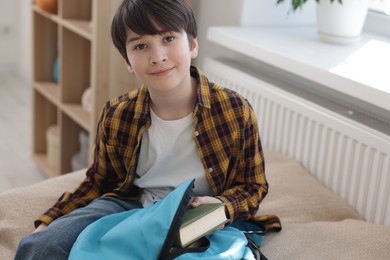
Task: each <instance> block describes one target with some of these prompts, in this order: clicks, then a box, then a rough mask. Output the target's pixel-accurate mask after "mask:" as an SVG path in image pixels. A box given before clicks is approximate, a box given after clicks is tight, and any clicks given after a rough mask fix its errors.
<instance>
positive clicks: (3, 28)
mask: <svg viewBox="0 0 390 260" xmlns="http://www.w3.org/2000/svg"><path fill="white" fill-rule="evenodd" d="M17 6H18V1H15V0H0V71H15V70H16V69H17V63H18V62H17V55H18V48H17V47H16V46H17V43H18V37H19V36H18V26H17V24H18V13H17V11H18V10H17Z"/></svg>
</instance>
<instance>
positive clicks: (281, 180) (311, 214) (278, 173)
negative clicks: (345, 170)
mask: <svg viewBox="0 0 390 260" xmlns="http://www.w3.org/2000/svg"><path fill="white" fill-rule="evenodd" d="M265 161H266V165H265V167H266V168H265V170H266V176H267V180H268V183H269V193H268V195H267V196H266V198H265V199H264V201H263V202H262V203H261V204H260V209H259V214H260V215H261V214H275V215H277V216H278V217H279V218H280V219H281V221H282V226H283V224H284V223H304V222H312V221H339V220H342V219H346V218H356V219H358V218H359V215H358V214H357V213H356V212H355V210H353V209H352V208H351V206H350V205H349V204H348V203H347V202H345V201H344V200H342V199H341V198H340V197H339V196H337V195H336V194H335V193H333V192H332V191H330V190H329V189H327V188H325V187H324V186H323V185H322V184H321V183H320V182H319V181H317V180H316V179H315V178H314V177H313V176H312V175H310V174H309V173H308V171H306V170H305V169H304V168H303V167H302V166H301V165H300V164H299V163H298V162H297V161H295V160H292V159H291V158H289V157H287V156H283V155H282V154H280V153H278V152H275V151H272V150H265Z"/></svg>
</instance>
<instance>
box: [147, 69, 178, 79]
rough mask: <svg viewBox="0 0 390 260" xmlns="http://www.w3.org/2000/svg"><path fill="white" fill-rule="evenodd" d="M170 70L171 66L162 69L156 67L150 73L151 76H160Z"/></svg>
mask: <svg viewBox="0 0 390 260" xmlns="http://www.w3.org/2000/svg"><path fill="white" fill-rule="evenodd" d="M172 70H173V67H172V68H163V69H158V70H155V71H152V72H151V73H150V74H151V75H153V76H156V77H161V76H165V75H167V74H169V73H170V72H171V71H172Z"/></svg>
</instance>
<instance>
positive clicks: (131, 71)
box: [126, 63, 134, 73]
mask: <svg viewBox="0 0 390 260" xmlns="http://www.w3.org/2000/svg"><path fill="white" fill-rule="evenodd" d="M126 64H127V70H128V71H129V72H130V73H133V72H134V70H133V68H132V67H131V65H130V64H128V63H126Z"/></svg>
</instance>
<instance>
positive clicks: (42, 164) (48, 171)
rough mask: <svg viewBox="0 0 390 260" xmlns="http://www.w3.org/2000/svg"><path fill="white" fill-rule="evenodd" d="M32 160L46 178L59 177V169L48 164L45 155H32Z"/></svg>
mask: <svg viewBox="0 0 390 260" xmlns="http://www.w3.org/2000/svg"><path fill="white" fill-rule="evenodd" d="M33 158H34V161H35V162H36V163H37V164H38V166H39V168H40V169H41V170H42V171H43V173H44V174H45V175H46V176H47V177H56V176H59V175H61V174H60V171H59V169H57V168H55V167H53V166H51V165H50V164H49V163H48V161H47V156H46V154H34V156H33Z"/></svg>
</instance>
